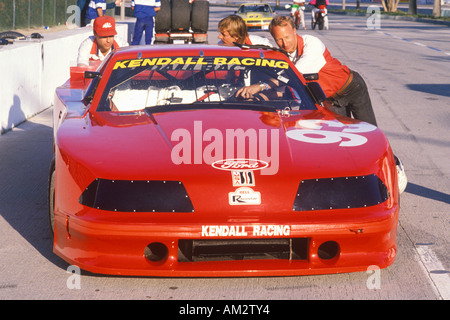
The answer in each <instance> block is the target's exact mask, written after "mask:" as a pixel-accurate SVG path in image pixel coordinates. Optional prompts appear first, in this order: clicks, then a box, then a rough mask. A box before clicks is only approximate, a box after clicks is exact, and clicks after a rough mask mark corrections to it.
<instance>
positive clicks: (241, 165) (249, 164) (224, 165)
mask: <svg viewBox="0 0 450 320" xmlns="http://www.w3.org/2000/svg"><path fill="white" fill-rule="evenodd" d="M211 166H212V167H213V168H216V169H219V170H227V171H237V170H250V171H253V170H262V169H264V168H267V167H268V166H269V164H268V163H267V162H266V161H263V160H256V159H224V160H217V161H214V162H213V163H212V164H211Z"/></svg>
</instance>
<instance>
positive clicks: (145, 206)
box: [79, 179, 194, 212]
mask: <svg viewBox="0 0 450 320" xmlns="http://www.w3.org/2000/svg"><path fill="white" fill-rule="evenodd" d="M79 201H80V203H81V204H83V205H85V206H88V207H92V208H96V209H100V210H109V211H119V212H193V211H194V207H193V206H192V203H191V200H190V199H189V196H188V194H187V192H186V189H185V188H184V185H183V184H182V183H181V182H180V181H159V180H154V181H152V180H149V181H147V180H106V179H95V180H94V181H93V182H92V183H91V184H90V185H89V186H88V187H87V188H86V189H85V190H84V192H83V193H82V194H81V197H80V199H79Z"/></svg>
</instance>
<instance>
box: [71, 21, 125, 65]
mask: <svg viewBox="0 0 450 320" xmlns="http://www.w3.org/2000/svg"><path fill="white" fill-rule="evenodd" d="M116 35H117V31H116V22H115V20H114V18H113V17H110V16H102V17H98V18H96V19H95V20H94V35H93V36H90V37H89V38H87V39H86V40H84V41H83V42H82V43H81V45H80V47H79V49H78V59H77V65H78V66H89V61H103V60H104V59H105V57H106V56H107V55H108V54H109V53H110V52H111V51H112V50H114V49H117V48H119V47H125V46H128V43H127V42H126V41H124V40H122V39H121V38H120V37H117V36H116Z"/></svg>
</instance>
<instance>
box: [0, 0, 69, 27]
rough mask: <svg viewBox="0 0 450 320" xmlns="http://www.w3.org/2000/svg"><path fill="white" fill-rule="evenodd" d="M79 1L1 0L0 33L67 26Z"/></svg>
mask: <svg viewBox="0 0 450 320" xmlns="http://www.w3.org/2000/svg"><path fill="white" fill-rule="evenodd" d="M71 5H75V6H76V5H77V0H0V31H7V30H15V29H23V28H31V27H40V26H54V25H60V24H65V23H66V21H67V19H68V18H69V16H70V15H72V14H73V13H72V12H71V11H69V13H67V8H68V7H69V6H71Z"/></svg>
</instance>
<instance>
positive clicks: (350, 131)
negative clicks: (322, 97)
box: [286, 120, 377, 147]
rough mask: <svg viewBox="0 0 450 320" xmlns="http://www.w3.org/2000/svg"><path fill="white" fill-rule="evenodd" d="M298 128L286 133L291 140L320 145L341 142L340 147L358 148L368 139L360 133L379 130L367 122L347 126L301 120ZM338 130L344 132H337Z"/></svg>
mask: <svg viewBox="0 0 450 320" xmlns="http://www.w3.org/2000/svg"><path fill="white" fill-rule="evenodd" d="M296 127H297V129H294V130H290V131H288V132H287V133H286V135H287V136H288V137H289V138H291V139H294V140H297V141H301V142H306V143H318V144H329V143H338V142H339V146H340V147H356V146H360V145H363V144H365V143H366V142H367V138H366V137H364V136H363V135H360V134H358V133H364V132H370V131H373V130H375V129H376V128H377V127H376V126H374V125H371V124H369V123H365V122H361V123H351V124H345V123H342V122H339V121H337V120H300V121H297V125H296ZM298 127H300V128H301V129H299V128H298ZM327 128H330V129H331V128H335V130H327ZM336 129H342V130H340V131H336Z"/></svg>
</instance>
